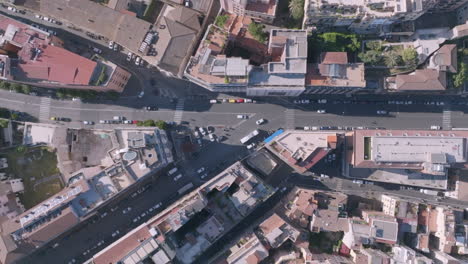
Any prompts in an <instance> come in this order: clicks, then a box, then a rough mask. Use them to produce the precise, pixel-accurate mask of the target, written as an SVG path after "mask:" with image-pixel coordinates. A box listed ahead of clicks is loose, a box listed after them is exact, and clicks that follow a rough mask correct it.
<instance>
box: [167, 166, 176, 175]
mask: <svg viewBox="0 0 468 264" xmlns="http://www.w3.org/2000/svg"><path fill="white" fill-rule="evenodd" d="M176 171H177V168H173V169H171V170H170V171H169V172H168V173H169V175H172V174H174V173H176Z"/></svg>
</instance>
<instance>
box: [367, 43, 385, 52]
mask: <svg viewBox="0 0 468 264" xmlns="http://www.w3.org/2000/svg"><path fill="white" fill-rule="evenodd" d="M366 48H368V49H370V50H375V51H382V43H380V41H368V42H366Z"/></svg>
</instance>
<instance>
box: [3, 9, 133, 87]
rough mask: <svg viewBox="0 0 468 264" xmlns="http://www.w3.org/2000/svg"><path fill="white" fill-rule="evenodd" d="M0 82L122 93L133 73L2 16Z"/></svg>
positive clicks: (49, 34)
mask: <svg viewBox="0 0 468 264" xmlns="http://www.w3.org/2000/svg"><path fill="white" fill-rule="evenodd" d="M0 29H1V30H2V31H3V32H4V34H3V35H2V36H1V44H0V45H1V47H0V50H1V51H2V52H1V54H2V55H0V65H2V66H1V70H0V79H3V80H12V81H17V82H21V83H29V84H34V85H40V86H45V87H48V88H73V89H92V90H97V91H117V92H122V91H123V89H124V88H125V86H126V84H127V82H128V79H129V78H130V73H128V72H127V71H125V70H123V69H122V68H120V67H118V66H117V65H115V64H113V63H110V62H105V61H99V60H95V61H93V60H90V59H87V58H84V57H81V56H79V55H77V54H75V53H73V52H70V51H68V50H66V49H64V48H63V47H61V42H60V41H59V40H58V39H57V38H56V37H55V36H54V35H53V34H51V33H49V32H45V31H42V30H40V29H37V28H35V27H33V26H29V25H26V24H23V23H20V22H18V21H15V20H13V19H10V18H8V17H5V16H0Z"/></svg>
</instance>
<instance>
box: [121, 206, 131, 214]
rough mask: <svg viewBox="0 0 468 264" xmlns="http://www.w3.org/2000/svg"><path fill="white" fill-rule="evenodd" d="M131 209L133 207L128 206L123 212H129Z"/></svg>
mask: <svg viewBox="0 0 468 264" xmlns="http://www.w3.org/2000/svg"><path fill="white" fill-rule="evenodd" d="M131 210H132V208H131V207H128V208H126V209H123V210H122V213H123V214H126V213H129V212H130V211H131Z"/></svg>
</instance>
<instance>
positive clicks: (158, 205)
mask: <svg viewBox="0 0 468 264" xmlns="http://www.w3.org/2000/svg"><path fill="white" fill-rule="evenodd" d="M161 205H162V203H161V202H159V203H157V204H156V205H155V206H153V208H154V209H158V208H159V207H161Z"/></svg>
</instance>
